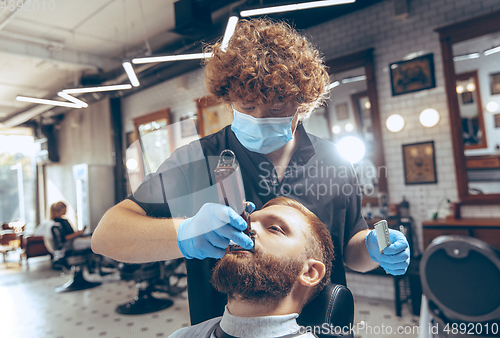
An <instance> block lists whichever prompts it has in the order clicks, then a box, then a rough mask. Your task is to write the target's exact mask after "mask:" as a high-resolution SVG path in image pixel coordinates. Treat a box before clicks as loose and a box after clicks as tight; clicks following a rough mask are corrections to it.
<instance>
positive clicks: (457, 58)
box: [453, 53, 480, 61]
mask: <svg viewBox="0 0 500 338" xmlns="http://www.w3.org/2000/svg"><path fill="white" fill-rule="evenodd" d="M479 56H480V55H479V53H470V54H464V55H457V56H454V57H453V61H464V60H470V59H477V58H478V57H479Z"/></svg>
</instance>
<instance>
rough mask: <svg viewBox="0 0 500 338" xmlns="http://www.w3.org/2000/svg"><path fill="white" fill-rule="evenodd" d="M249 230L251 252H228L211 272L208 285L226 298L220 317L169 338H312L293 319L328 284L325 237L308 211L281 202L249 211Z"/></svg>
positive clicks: (323, 229) (328, 245)
mask: <svg viewBox="0 0 500 338" xmlns="http://www.w3.org/2000/svg"><path fill="white" fill-rule="evenodd" d="M251 228H252V229H251V231H250V233H251V235H252V237H254V239H255V252H253V253H252V252H250V251H230V249H229V248H228V249H226V254H225V255H224V257H222V259H221V260H220V261H219V262H218V263H217V265H216V266H215V268H214V270H213V272H212V278H211V283H212V285H213V286H214V287H215V288H216V289H217V291H219V292H222V293H224V294H226V295H227V298H228V303H227V305H226V308H225V312H224V314H223V316H222V317H217V318H213V319H210V320H207V321H205V322H203V323H200V324H198V325H194V326H192V327H187V328H183V329H180V330H178V331H176V332H174V333H173V334H172V335H170V338H182V337H207V338H208V337H211V338H223V337H224V338H227V337H252V338H260V337H281V336H287V335H290V334H292V336H293V337H314V336H313V335H312V334H310V333H307V332H301V331H302V330H299V325H298V324H297V321H296V318H297V317H298V316H299V313H300V312H301V310H302V308H303V307H304V306H305V305H306V304H307V303H308V302H309V300H311V299H313V298H314V297H315V296H316V295H317V294H318V293H319V292H321V290H322V289H323V288H324V287H325V285H326V284H327V283H328V280H329V279H330V272H331V269H332V260H333V243H332V240H331V236H330V233H329V232H328V230H327V229H326V227H325V225H324V224H323V223H322V222H321V221H320V220H319V218H318V217H317V216H316V215H314V214H313V213H312V212H311V211H310V210H309V209H307V208H306V207H304V206H303V205H302V204H301V203H299V202H297V201H295V200H292V199H289V198H286V197H277V198H274V199H272V200H270V201H269V202H267V203H266V204H265V205H264V206H263V207H262V209H261V210H259V211H256V212H254V213H253V214H252V215H251ZM304 331H305V330H304Z"/></svg>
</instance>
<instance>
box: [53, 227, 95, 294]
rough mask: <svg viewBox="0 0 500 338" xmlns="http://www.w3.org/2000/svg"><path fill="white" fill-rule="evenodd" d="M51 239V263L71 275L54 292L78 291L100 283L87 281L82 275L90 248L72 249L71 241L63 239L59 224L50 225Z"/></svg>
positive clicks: (90, 252) (88, 258)
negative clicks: (52, 247)
mask: <svg viewBox="0 0 500 338" xmlns="http://www.w3.org/2000/svg"><path fill="white" fill-rule="evenodd" d="M52 239H53V244H54V252H52V254H53V265H54V266H58V265H59V266H61V267H62V268H63V270H64V271H67V272H70V273H71V274H72V275H73V276H72V278H71V280H70V281H68V282H67V283H66V284H64V285H62V286H60V287H58V288H56V290H55V291H56V292H70V291H79V290H85V289H90V288H93V287H96V286H99V285H101V283H94V282H89V281H87V280H86V279H85V277H84V276H83V271H84V268H85V266H87V264H88V263H89V261H90V256H91V255H92V254H93V253H92V250H91V249H85V250H74V249H73V241H65V240H64V238H63V232H62V227H61V226H60V225H55V226H53V227H52Z"/></svg>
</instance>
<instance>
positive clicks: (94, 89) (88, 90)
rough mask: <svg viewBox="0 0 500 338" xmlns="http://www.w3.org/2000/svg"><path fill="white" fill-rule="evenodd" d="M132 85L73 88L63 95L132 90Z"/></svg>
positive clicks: (64, 90) (66, 90) (65, 90)
mask: <svg viewBox="0 0 500 338" xmlns="http://www.w3.org/2000/svg"><path fill="white" fill-rule="evenodd" d="M130 88H132V85H130V84H125V85H115V86H100V87H86V88H73V89H63V93H67V94H80V93H95V92H107V91H111V90H124V89H130Z"/></svg>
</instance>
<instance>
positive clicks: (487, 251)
mask: <svg viewBox="0 0 500 338" xmlns="http://www.w3.org/2000/svg"><path fill="white" fill-rule="evenodd" d="M420 277H421V281H422V289H423V292H424V295H425V296H426V298H427V299H428V307H429V310H430V314H431V318H432V320H433V321H434V322H435V323H437V324H438V325H437V327H438V328H439V329H440V331H439V332H438V334H439V335H440V336H448V335H447V334H448V333H453V332H451V328H452V325H454V324H455V325H460V323H462V324H464V323H465V327H466V331H467V330H469V329H470V328H471V327H473V329H472V333H473V334H474V335H475V336H478V335H481V334H482V335H485V336H491V337H498V334H499V333H500V253H499V252H498V251H497V250H496V249H495V248H493V247H491V246H490V245H488V244H486V243H484V242H483V241H480V240H478V239H476V238H472V237H466V236H441V237H438V238H436V239H434V241H433V242H432V243H431V244H430V245H429V247H428V248H427V250H426V251H425V252H424V254H423V256H422V260H421V263H420ZM447 324H449V326H448V327H449V328H450V331H449V332H444V331H442V329H444V328H445V327H446V325H447ZM476 324H477V326H476ZM471 325H472V326H471ZM463 326H464V325H462V327H463ZM458 327H460V326H458ZM479 327H480V328H481V331H482V332H481V333H480V332H479V329H478V328H479ZM487 327H488V328H489V332H486V331H487V329H486V328H487ZM493 330H495V331H496V332H495V331H493ZM450 336H451V335H450ZM462 337H463V335H462Z"/></svg>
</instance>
